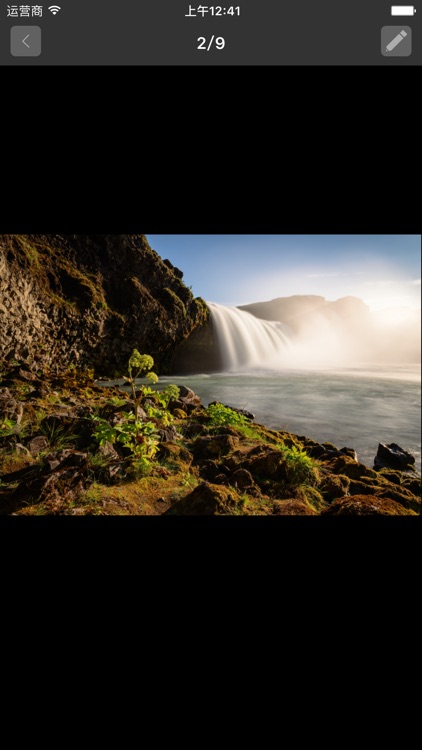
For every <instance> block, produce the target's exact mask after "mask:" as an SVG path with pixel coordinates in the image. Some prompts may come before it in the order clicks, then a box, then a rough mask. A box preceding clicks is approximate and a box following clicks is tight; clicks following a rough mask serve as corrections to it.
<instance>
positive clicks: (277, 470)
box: [245, 450, 286, 479]
mask: <svg viewBox="0 0 422 750" xmlns="http://www.w3.org/2000/svg"><path fill="white" fill-rule="evenodd" d="M284 464H285V462H284V461H283V457H282V454H281V453H280V451H277V450H268V451H267V452H266V453H264V454H263V455H260V456H256V457H253V458H252V459H250V460H249V461H248V462H247V463H245V468H246V466H247V469H248V470H249V471H250V472H251V474H252V475H253V476H256V477H260V478H262V479H285V478H286V471H285V465H284Z"/></svg>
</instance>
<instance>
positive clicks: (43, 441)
mask: <svg viewBox="0 0 422 750" xmlns="http://www.w3.org/2000/svg"><path fill="white" fill-rule="evenodd" d="M48 446H49V443H48V440H47V438H46V437H45V435H37V436H36V437H33V438H32V440H30V441H29V443H28V449H29V451H30V453H31V454H32V455H33V456H38V454H39V453H41V451H45V450H46V449H47V448H48Z"/></svg>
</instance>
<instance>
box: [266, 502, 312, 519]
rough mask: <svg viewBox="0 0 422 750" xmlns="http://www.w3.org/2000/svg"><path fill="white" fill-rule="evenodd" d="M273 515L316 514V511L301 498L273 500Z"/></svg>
mask: <svg viewBox="0 0 422 750" xmlns="http://www.w3.org/2000/svg"><path fill="white" fill-rule="evenodd" d="M273 514H274V515H275V516H316V515H317V512H316V511H315V510H313V509H312V508H311V507H310V506H309V505H308V504H307V503H305V502H303V501H302V500H295V499H293V500H275V501H274V507H273Z"/></svg>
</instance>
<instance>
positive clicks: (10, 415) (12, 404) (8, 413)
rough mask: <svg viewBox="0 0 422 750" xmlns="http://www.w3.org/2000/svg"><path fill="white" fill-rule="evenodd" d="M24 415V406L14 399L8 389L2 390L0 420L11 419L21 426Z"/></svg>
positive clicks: (0, 390) (0, 393) (0, 389)
mask: <svg viewBox="0 0 422 750" xmlns="http://www.w3.org/2000/svg"><path fill="white" fill-rule="evenodd" d="M22 415H23V406H22V404H21V403H20V402H19V401H17V400H16V399H15V398H13V396H12V394H11V393H10V391H9V389H8V388H0V418H1V419H10V420H13V421H15V422H17V424H19V423H20V421H21V420H22Z"/></svg>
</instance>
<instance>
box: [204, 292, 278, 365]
mask: <svg viewBox="0 0 422 750" xmlns="http://www.w3.org/2000/svg"><path fill="white" fill-rule="evenodd" d="M207 305H208V308H209V310H210V312H211V319H212V323H213V327H214V331H215V336H216V339H217V342H218V345H219V347H220V353H221V359H222V364H223V368H224V370H234V371H237V370H241V369H275V368H278V367H280V366H282V365H283V353H284V354H285V353H286V349H287V348H289V347H290V341H289V338H288V336H287V335H286V332H289V331H290V329H289V327H288V326H287V325H284V324H283V323H278V322H274V321H269V320H261V319H260V318H256V317H255V316H254V315H251V314H250V313H248V312H245V311H244V310H239V309H238V308H237V307H226V306H224V305H218V304H216V303H215V302H207Z"/></svg>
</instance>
